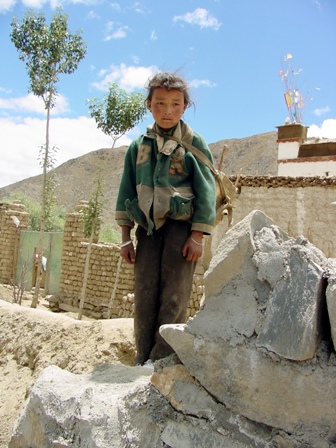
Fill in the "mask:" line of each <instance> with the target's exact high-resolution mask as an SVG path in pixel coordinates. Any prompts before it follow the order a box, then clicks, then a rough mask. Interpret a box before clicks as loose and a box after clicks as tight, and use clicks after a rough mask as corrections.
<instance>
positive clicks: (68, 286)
mask: <svg viewBox="0 0 336 448" xmlns="http://www.w3.org/2000/svg"><path fill="white" fill-rule="evenodd" d="M84 206H85V203H82V204H81V205H79V206H78V207H77V208H76V211H75V212H74V213H69V214H67V216H66V223H65V227H64V238H63V253H62V262H61V278H60V289H59V294H58V295H57V296H55V297H50V298H49V299H48V300H49V303H50V306H51V308H52V309H54V310H56V309H61V310H64V311H72V312H78V307H79V298H80V294H81V289H82V284H83V275H84V274H83V273H84V264H85V257H86V253H87V248H88V242H87V241H86V240H85V238H84V233H83V224H82V220H81V216H82V209H83V207H84ZM203 273H204V270H203V267H202V266H199V267H198V269H197V271H196V273H195V276H194V284H193V290H192V294H191V297H190V304H189V308H188V311H187V317H190V316H193V315H194V314H195V313H196V311H198V309H199V307H200V301H201V299H202V297H203V292H204V286H203ZM133 290H134V271H133V266H132V265H129V264H127V263H126V262H124V261H123V260H122V259H121V258H120V246H119V245H118V244H102V243H97V242H96V243H94V244H93V245H92V249H91V257H90V270H89V278H88V283H87V289H86V299H85V304H84V312H83V314H84V315H86V316H89V317H93V318H96V319H103V318H110V317H111V318H116V317H133V307H134V297H133Z"/></svg>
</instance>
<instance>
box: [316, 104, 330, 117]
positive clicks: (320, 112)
mask: <svg viewBox="0 0 336 448" xmlns="http://www.w3.org/2000/svg"><path fill="white" fill-rule="evenodd" d="M327 112H330V107H329V106H326V107H321V108H320V109H315V110H314V114H315V115H317V116H318V117H320V116H321V115H324V114H326V113H327Z"/></svg>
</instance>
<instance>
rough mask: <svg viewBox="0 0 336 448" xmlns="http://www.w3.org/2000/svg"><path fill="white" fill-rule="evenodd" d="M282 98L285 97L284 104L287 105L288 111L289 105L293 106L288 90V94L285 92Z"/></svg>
mask: <svg viewBox="0 0 336 448" xmlns="http://www.w3.org/2000/svg"><path fill="white" fill-rule="evenodd" d="M284 96H285V101H286V104H287V109H290V107H291V105H292V104H293V99H292V96H291V94H290V90H288V92H286V93H285V94H284Z"/></svg>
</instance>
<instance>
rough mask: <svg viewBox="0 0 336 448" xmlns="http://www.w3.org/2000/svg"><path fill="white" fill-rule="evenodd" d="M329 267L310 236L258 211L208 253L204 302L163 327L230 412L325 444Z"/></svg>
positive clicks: (331, 426) (335, 369)
mask: <svg viewBox="0 0 336 448" xmlns="http://www.w3.org/2000/svg"><path fill="white" fill-rule="evenodd" d="M327 266H328V260H327V259H326V258H325V257H324V255H323V254H322V253H321V252H320V251H319V250H317V249H316V248H315V247H314V246H313V245H311V244H310V243H309V242H308V241H307V240H305V239H304V238H301V237H300V238H297V239H293V238H289V237H288V236H287V235H286V234H285V233H284V232H283V231H281V229H279V228H278V227H277V226H275V225H274V223H273V222H272V221H271V220H270V219H269V218H268V217H266V216H265V215H264V214H263V213H262V212H258V211H255V212H252V213H251V214H250V215H249V216H247V217H246V218H245V219H244V220H243V221H242V222H240V223H239V224H237V225H236V226H235V227H233V228H232V229H231V230H230V231H229V232H227V234H226V235H225V236H224V238H223V240H222V242H221V244H220V246H219V248H218V250H217V253H216V255H215V257H214V258H213V260H212V261H211V263H210V266H209V270H208V272H207V273H206V275H205V291H206V296H207V298H206V301H205V304H204V306H203V308H202V310H201V311H200V312H199V313H198V314H197V315H196V316H195V317H194V318H193V319H190V320H189V321H188V322H187V324H186V325H175V326H170V325H168V326H163V327H161V330H160V331H161V334H162V335H163V337H164V338H165V339H166V340H167V341H168V343H169V344H170V345H171V346H172V347H173V348H174V350H175V352H176V353H177V355H178V356H179V358H180V360H181V362H182V363H183V364H184V365H185V367H186V368H187V370H188V372H189V373H190V374H191V375H192V376H193V377H195V378H196V379H197V380H198V381H199V382H200V384H201V385H202V386H203V387H204V388H205V389H206V390H207V391H209V392H210V394H211V395H213V396H214V397H216V399H217V400H218V401H219V402H220V403H222V404H223V405H225V406H226V407H228V409H230V410H231V411H232V412H234V413H236V414H241V415H244V416H245V417H247V418H248V419H250V420H252V421H256V422H262V423H264V424H266V425H269V426H271V427H274V428H283V429H284V430H285V431H287V432H289V433H294V434H301V433H302V432H303V433H304V440H305V442H307V443H308V442H311V440H313V439H314V437H315V436H316V439H314V440H315V442H316V443H318V444H322V445H321V446H328V445H324V444H326V443H327V442H326V441H327V440H329V439H330V440H333V438H334V437H335V435H336V424H335V404H334V403H335V400H336V377H335V374H336V361H335V353H334V352H332V351H330V344H328V341H326V342H322V336H323V333H324V331H323V330H324V328H323V326H325V320H323V319H322V316H323V314H324V312H325V301H326V298H325V288H326V281H325V273H326V267H327ZM329 294H330V296H331V295H333V290H332V288H331V287H330V293H329ZM330 301H332V302H333V299H330ZM332 326H333V324H332ZM333 328H334V326H333ZM326 333H327V332H326ZM302 360H306V361H305V362H303V361H302ZM295 361H296V362H295ZM299 361H300V362H299ZM326 385H328V386H327V387H326ZM315 442H314V443H315ZM315 446H320V445H315Z"/></svg>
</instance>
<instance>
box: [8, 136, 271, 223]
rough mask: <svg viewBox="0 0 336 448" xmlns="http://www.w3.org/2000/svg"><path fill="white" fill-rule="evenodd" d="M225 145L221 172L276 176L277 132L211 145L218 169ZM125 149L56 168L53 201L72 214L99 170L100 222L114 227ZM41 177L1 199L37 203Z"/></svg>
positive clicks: (10, 188)
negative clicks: (28, 199)
mask: <svg viewBox="0 0 336 448" xmlns="http://www.w3.org/2000/svg"><path fill="white" fill-rule="evenodd" d="M224 145H226V146H227V153H226V155H225V159H224V163H223V165H222V171H224V172H225V173H226V174H227V175H228V176H231V175H237V174H239V173H241V174H243V175H248V176H264V175H271V176H275V175H276V174H277V132H276V131H273V132H267V133H264V134H257V135H253V136H251V137H245V138H240V139H238V138H236V139H228V140H221V141H219V142H217V143H210V144H209V147H210V149H211V151H212V154H213V156H214V162H215V166H216V167H218V166H219V161H220V159H221V155H222V150H223V147H224ZM126 150H127V147H126V146H121V147H120V148H114V149H99V150H96V151H92V152H90V153H88V154H85V155H83V156H81V157H77V158H75V159H70V160H68V161H67V162H65V163H63V164H62V165H60V166H59V167H57V168H56V169H55V172H56V178H57V183H58V186H57V189H56V201H57V203H58V205H63V206H64V207H65V208H66V210H67V211H70V212H71V211H73V210H74V208H75V206H76V205H78V204H79V202H80V201H81V200H88V199H90V197H91V195H92V192H93V191H94V188H95V186H94V184H95V180H96V179H97V176H98V174H99V172H100V171H101V170H103V172H104V185H103V188H104V212H103V220H104V221H105V222H110V223H111V224H112V225H114V224H115V223H114V208H115V203H116V198H117V194H118V188H119V183H120V178H121V174H122V170H123V163H124V156H125V152H126ZM41 183H42V175H39V176H34V177H30V178H27V179H24V180H22V181H20V182H16V183H14V184H11V185H8V186H6V187H3V188H0V200H1V199H3V198H5V197H7V196H8V195H10V194H11V193H15V192H23V193H24V194H25V195H26V196H28V197H31V198H32V199H34V200H37V201H39V200H40V197H41Z"/></svg>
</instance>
